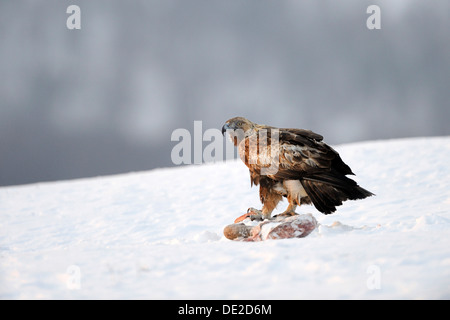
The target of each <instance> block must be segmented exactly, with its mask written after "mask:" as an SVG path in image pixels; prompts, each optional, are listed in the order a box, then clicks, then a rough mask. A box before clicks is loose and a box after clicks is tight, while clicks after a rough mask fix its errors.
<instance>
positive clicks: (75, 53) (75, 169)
mask: <svg viewBox="0 0 450 320" xmlns="http://www.w3.org/2000/svg"><path fill="white" fill-rule="evenodd" d="M71 4H76V5H78V6H80V8H81V30H68V29H67V27H66V20H67V18H68V17H69V14H67V13H66V9H67V7H68V6H69V5H71ZM371 4H376V5H379V6H380V8H381V30H368V29H367V27H366V20H367V18H368V17H369V14H367V13H366V9H367V7H368V6H369V5H371ZM449 13H450V2H449V1H443V0H431V1H421V0H416V1H414V0H408V1H401V0H397V1H395V0H390V1H376V0H373V1H364V0H354V1H331V0H330V1H323V0H310V1H301V0H289V1H283V0H278V1H275V0H270V1H269V0H220V1H217V0H157V1H144V0H142V1H138V0H128V1H125V0H122V1H119V0H86V1H77V0H73V1H62V0H41V1H39V0H33V1H31V0H30V1H23V0H20V1H12V0H11V1H7V0H2V1H1V2H0V97H1V100H0V185H13V184H24V183H32V182H38V181H51V180H60V179H71V178H78V177H90V176H98V175H106V174H114V173H122V172H129V171H139V170H148V169H152V168H156V167H168V166H172V165H173V164H172V162H171V158H170V151H171V150H172V148H173V146H174V145H176V144H177V143H176V142H172V141H171V139H170V137H171V133H172V131H173V130H174V129H176V128H186V129H188V130H190V131H192V129H193V121H194V120H202V121H203V130H206V129H208V128H220V127H221V126H222V124H223V123H224V122H225V120H227V119H228V118H231V117H233V116H237V115H242V116H245V117H248V118H249V119H251V120H253V121H255V122H260V123H266V124H271V125H275V126H281V127H300V128H307V129H312V130H314V131H316V132H318V133H321V134H323V135H324V136H325V141H326V142H328V143H330V144H341V143H347V142H352V141H361V140H371V139H387V138H398V137H410V136H433V135H448V134H450V129H449V125H448V121H449V119H450V106H449V101H450V90H449V89H450V85H449V84H450V81H449V80H450V76H449V74H450V15H449Z"/></svg>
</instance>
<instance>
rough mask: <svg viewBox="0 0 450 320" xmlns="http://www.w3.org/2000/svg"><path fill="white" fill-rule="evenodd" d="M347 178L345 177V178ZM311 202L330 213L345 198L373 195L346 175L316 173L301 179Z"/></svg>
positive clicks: (322, 210)
mask: <svg viewBox="0 0 450 320" xmlns="http://www.w3.org/2000/svg"><path fill="white" fill-rule="evenodd" d="M344 178H345V179H344ZM301 183H302V185H303V188H304V189H305V191H306V193H307V194H308V196H309V198H310V199H311V202H312V203H313V204H314V206H315V207H316V208H317V210H319V211H320V212H322V213H324V214H330V213H333V212H335V211H336V207H337V206H340V205H341V204H342V202H343V201H345V200H357V199H364V198H366V197H370V196H372V195H373V193H372V192H370V191H368V190H366V189H364V188H361V187H360V186H358V184H357V183H356V182H355V181H353V180H352V179H349V178H347V177H345V176H343V175H342V176H333V175H316V176H313V177H308V178H306V177H305V178H304V179H302V180H301Z"/></svg>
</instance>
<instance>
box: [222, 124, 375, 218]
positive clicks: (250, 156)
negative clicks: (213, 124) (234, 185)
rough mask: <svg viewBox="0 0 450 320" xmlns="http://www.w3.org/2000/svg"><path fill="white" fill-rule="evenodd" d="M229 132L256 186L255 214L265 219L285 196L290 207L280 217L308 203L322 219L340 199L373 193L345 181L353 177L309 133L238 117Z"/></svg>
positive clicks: (318, 137) (224, 129) (227, 127)
mask: <svg viewBox="0 0 450 320" xmlns="http://www.w3.org/2000/svg"><path fill="white" fill-rule="evenodd" d="M225 132H228V133H229V134H230V137H231V138H232V140H233V142H234V144H235V146H237V147H238V150H239V155H240V158H241V159H242V161H243V162H244V163H245V165H246V166H247V167H248V168H249V171H250V180H251V184H252V185H259V186H260V199H261V202H262V204H263V208H262V210H261V211H259V210H253V211H257V212H260V214H262V216H263V217H264V218H270V216H271V213H272V211H273V210H274V209H275V207H276V205H277V204H278V202H279V201H280V200H281V199H282V198H283V196H284V197H286V198H287V199H288V202H289V206H288V208H287V209H286V211H285V212H284V213H283V214H285V215H292V214H295V208H296V206H297V205H301V204H313V205H314V206H315V207H316V208H317V210H319V211H320V212H322V213H324V214H330V213H333V212H335V211H336V206H339V205H341V204H342V202H343V201H345V200H356V199H364V198H366V197H368V196H372V195H373V194H372V193H371V192H369V191H367V190H365V189H363V188H361V187H360V186H358V184H357V183H356V182H355V181H353V180H352V179H350V178H348V177H346V175H353V174H354V173H353V172H352V170H351V169H350V167H349V166H348V165H347V164H345V163H344V162H343V161H342V159H341V157H340V156H339V154H338V153H337V152H336V151H335V150H334V149H333V148H331V147H330V146H329V145H327V144H326V143H324V142H323V141H322V140H323V137H322V136H321V135H319V134H317V133H314V132H312V131H310V130H303V129H285V128H275V127H270V126H266V125H260V124H256V123H253V122H251V121H250V120H247V119H245V118H242V117H236V118H232V119H230V120H228V121H227V122H226V123H225V125H224V126H223V127H222V133H225Z"/></svg>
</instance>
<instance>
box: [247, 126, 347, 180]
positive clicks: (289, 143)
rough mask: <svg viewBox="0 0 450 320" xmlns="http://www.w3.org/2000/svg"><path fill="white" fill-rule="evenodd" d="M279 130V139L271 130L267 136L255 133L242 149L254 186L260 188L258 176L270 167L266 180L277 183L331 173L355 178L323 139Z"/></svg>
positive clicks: (293, 131) (296, 131)
mask: <svg viewBox="0 0 450 320" xmlns="http://www.w3.org/2000/svg"><path fill="white" fill-rule="evenodd" d="M277 130H278V132H277V133H278V139H275V138H276V136H275V134H274V131H273V129H272V130H267V133H265V135H264V136H262V135H261V136H258V135H257V134H256V133H255V134H254V135H253V136H249V137H247V138H245V139H244V140H243V141H241V143H240V145H239V154H240V156H241V159H242V160H243V161H244V163H245V164H246V165H247V167H248V168H249V169H250V177H251V182H252V184H256V185H257V184H258V183H259V175H261V173H263V174H264V168H266V169H267V168H269V167H271V168H274V170H273V171H272V172H271V171H269V170H267V176H268V177H269V178H271V179H274V180H285V179H301V178H305V177H310V176H312V175H316V174H318V173H323V172H328V171H332V170H335V171H338V172H339V173H341V174H342V175H346V174H353V173H352V171H351V169H350V168H349V167H348V166H347V165H346V164H345V163H344V162H343V161H342V159H341V158H340V156H339V154H338V153H337V152H336V151H335V150H334V149H333V148H331V147H330V146H328V145H327V144H325V143H324V142H322V141H321V140H322V136H321V135H319V134H316V133H314V132H312V131H309V130H301V129H277ZM271 138H274V140H271Z"/></svg>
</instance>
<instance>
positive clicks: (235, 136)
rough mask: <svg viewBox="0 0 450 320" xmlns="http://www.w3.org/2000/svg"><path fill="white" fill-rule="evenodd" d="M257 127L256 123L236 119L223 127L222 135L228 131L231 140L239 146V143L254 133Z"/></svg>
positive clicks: (227, 122) (244, 119)
mask: <svg viewBox="0 0 450 320" xmlns="http://www.w3.org/2000/svg"><path fill="white" fill-rule="evenodd" d="M256 126H257V124H256V123H254V122H251V121H250V120H248V119H246V118H244V117H234V118H231V119H230V120H227V121H226V122H225V124H224V125H223V127H222V134H225V132H227V130H228V133H229V134H230V138H231V140H232V141H233V143H234V145H238V143H239V142H240V141H241V140H242V139H243V138H244V137H245V136H246V135H248V134H249V133H250V132H252V131H253V129H255V127H256Z"/></svg>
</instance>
